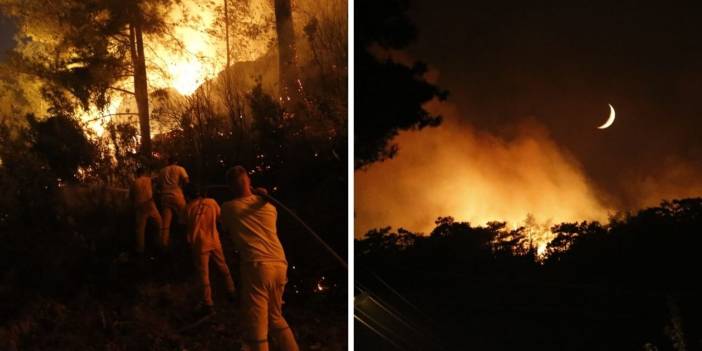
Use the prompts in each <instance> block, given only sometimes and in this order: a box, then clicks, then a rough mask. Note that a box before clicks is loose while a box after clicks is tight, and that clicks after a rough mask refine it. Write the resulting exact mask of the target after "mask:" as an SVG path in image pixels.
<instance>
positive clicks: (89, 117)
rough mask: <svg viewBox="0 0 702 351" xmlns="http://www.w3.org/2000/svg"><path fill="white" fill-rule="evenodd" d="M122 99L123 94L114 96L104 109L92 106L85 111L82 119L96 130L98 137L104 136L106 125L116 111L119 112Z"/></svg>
mask: <svg viewBox="0 0 702 351" xmlns="http://www.w3.org/2000/svg"><path fill="white" fill-rule="evenodd" d="M122 101H123V98H122V97H121V96H114V97H112V99H111V100H110V103H109V104H108V105H107V107H106V108H105V109H104V110H103V111H100V110H98V109H97V108H95V107H94V106H92V107H91V108H90V110H88V111H84V112H83V114H82V115H81V116H80V120H82V121H84V122H86V123H87V125H88V128H90V129H91V130H92V131H93V132H95V134H96V135H97V136H98V137H102V135H103V134H104V133H105V126H106V125H107V124H108V123H110V121H111V120H112V118H113V117H114V115H115V113H117V110H118V109H119V106H120V105H121V104H122Z"/></svg>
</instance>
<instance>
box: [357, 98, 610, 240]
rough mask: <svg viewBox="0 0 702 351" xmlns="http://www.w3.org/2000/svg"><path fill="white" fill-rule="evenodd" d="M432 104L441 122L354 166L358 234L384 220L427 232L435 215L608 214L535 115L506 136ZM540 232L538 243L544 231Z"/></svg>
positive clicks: (526, 217)
mask: <svg viewBox="0 0 702 351" xmlns="http://www.w3.org/2000/svg"><path fill="white" fill-rule="evenodd" d="M437 108H438V109H440V112H441V114H442V115H443V116H444V117H445V122H444V123H443V124H442V125H441V126H439V127H437V128H427V129H424V130H422V131H412V132H403V133H401V134H400V135H399V136H398V137H397V139H396V142H397V143H398V144H399V147H400V151H399V154H398V155H397V157H396V158H395V159H392V160H389V161H385V162H382V163H377V164H374V165H372V166H370V167H369V168H368V169H367V170H365V171H357V172H356V174H355V181H356V184H355V195H356V208H355V211H356V212H355V214H356V222H355V223H356V229H355V231H356V236H357V237H358V236H361V235H363V234H365V233H366V232H367V231H368V230H369V229H372V228H378V227H384V226H388V225H390V226H393V227H395V228H397V227H403V228H406V229H408V230H411V231H418V232H423V233H425V234H426V233H428V232H429V231H430V230H431V229H432V228H433V227H434V220H435V219H436V218H437V217H439V216H453V217H455V218H456V219H457V220H461V221H469V222H471V223H472V224H474V225H480V224H485V223H486V222H489V221H496V220H498V221H507V222H508V223H509V224H511V226H513V227H514V226H520V225H525V224H526V225H527V226H528V227H529V228H530V229H532V230H533V229H538V230H537V231H539V232H541V231H543V229H539V228H544V227H546V228H547V227H548V225H549V224H555V223H560V222H563V221H581V220H598V221H606V220H607V218H608V215H609V214H610V213H612V210H611V209H609V208H608V206H606V205H605V204H604V202H603V201H602V200H601V198H600V196H599V195H598V192H597V191H596V189H595V188H594V187H593V186H592V185H591V183H590V182H589V180H588V178H587V177H586V175H585V172H584V171H583V170H582V169H581V167H580V165H579V164H578V162H577V161H576V160H574V159H573V158H572V156H570V155H569V154H568V153H567V152H565V151H563V150H562V149H561V148H559V147H558V145H556V144H555V142H554V141H553V140H552V139H551V138H550V137H549V135H548V133H547V131H546V130H545V129H543V128H542V127H540V126H539V125H537V124H536V123H535V122H533V121H525V122H524V123H522V124H521V125H520V126H519V127H518V132H517V134H516V136H515V137H514V138H512V139H510V140H507V139H505V138H502V137H498V136H495V135H492V134H489V133H485V132H481V131H479V130H477V129H476V128H475V127H473V126H471V125H469V124H465V123H461V122H460V120H461V118H460V117H459V115H458V113H457V111H456V110H455V109H454V108H453V107H452V106H451V105H449V104H441V105H436V104H435V105H433V106H432V107H431V109H433V110H436V109H437ZM539 236H540V237H537V238H535V241H536V242H537V244H538V245H539V246H540V249H543V247H544V245H545V243H546V241H547V240H548V239H549V237H548V233H541V234H540V235H539Z"/></svg>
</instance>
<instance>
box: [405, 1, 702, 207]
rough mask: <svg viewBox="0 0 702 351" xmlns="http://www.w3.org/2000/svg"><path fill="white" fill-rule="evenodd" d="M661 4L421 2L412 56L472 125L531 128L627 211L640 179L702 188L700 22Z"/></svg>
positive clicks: (694, 12)
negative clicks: (612, 113) (631, 187)
mask: <svg viewBox="0 0 702 351" xmlns="http://www.w3.org/2000/svg"><path fill="white" fill-rule="evenodd" d="M657 4H658V6H649V7H646V6H644V5H643V4H642V3H641V2H634V1H631V2H623V1H620V2H616V3H612V2H601V3H597V2H593V1H590V2H587V3H586V4H584V5H581V6H577V5H567V4H563V3H562V2H554V3H552V4H548V5H543V6H541V5H538V4H534V3H532V2H525V1H519V2H514V3H502V4H492V3H490V2H477V3H476V2H463V1H448V0H432V1H418V0H415V1H413V2H412V5H411V10H410V15H411V17H412V18H413V20H414V22H415V23H416V25H417V27H418V29H419V38H418V40H417V42H416V43H415V44H414V45H413V46H412V47H411V48H410V49H409V50H408V51H409V53H410V55H411V56H413V57H414V58H416V59H420V60H423V61H425V62H427V63H428V64H429V65H430V66H431V67H432V68H434V69H436V70H438V72H439V78H438V84H439V85H440V86H441V87H443V88H446V89H448V90H449V91H450V92H451V96H450V98H449V101H450V102H451V103H453V104H455V105H457V106H458V109H459V110H460V112H461V115H462V118H465V119H467V120H468V121H469V122H470V123H471V124H473V125H474V126H475V127H476V128H478V129H481V130H486V131H489V132H492V133H496V134H497V135H501V136H504V137H505V138H509V137H510V133H511V131H510V128H511V126H512V125H514V124H515V123H516V122H517V121H519V120H522V119H524V118H527V117H530V118H533V119H534V120H536V121H537V122H538V123H541V124H543V126H544V127H545V128H546V129H547V130H548V131H549V133H550V134H551V137H552V138H553V139H554V140H555V141H556V142H557V143H558V145H559V146H560V147H561V148H562V149H564V150H565V151H566V152H568V153H570V154H572V155H573V156H574V158H575V159H577V161H578V162H579V163H580V164H581V165H582V167H583V168H584V171H585V173H586V174H587V176H588V177H590V179H591V180H592V181H593V182H594V183H595V185H596V186H597V187H599V188H601V189H603V190H604V191H605V192H607V193H609V194H610V195H612V196H614V197H615V199H614V200H613V201H615V202H617V203H618V205H619V206H624V207H626V206H629V205H633V203H634V202H635V200H634V199H633V198H635V197H636V195H635V194H630V193H627V190H625V188H627V184H628V183H629V182H630V181H631V180H632V179H633V178H638V177H642V176H647V177H653V178H655V177H664V176H662V175H661V174H663V173H666V170H670V169H671V168H676V169H678V171H675V172H673V173H675V174H676V175H674V176H671V179H673V180H671V181H680V179H677V178H681V177H682V178H687V179H685V181H686V182H697V183H698V184H699V183H702V180H693V179H689V178H695V176H696V175H700V174H702V172H700V169H702V162H701V160H702V119H701V118H700V112H702V107H700V104H699V102H700V98H701V97H702V11H700V9H699V8H693V7H671V6H668V5H666V4H665V3H663V2H658V3H657ZM526 6H528V7H526ZM608 103H611V104H612V105H613V106H614V108H615V109H616V111H617V119H616V122H615V123H614V125H613V126H612V127H611V128H609V129H607V130H604V131H601V130H598V129H596V127H597V126H599V125H600V124H602V123H604V121H605V120H606V119H607V116H608V114H609V107H608V106H607V104H608ZM401 147H402V145H401ZM680 169H684V170H680ZM676 177H677V178H676Z"/></svg>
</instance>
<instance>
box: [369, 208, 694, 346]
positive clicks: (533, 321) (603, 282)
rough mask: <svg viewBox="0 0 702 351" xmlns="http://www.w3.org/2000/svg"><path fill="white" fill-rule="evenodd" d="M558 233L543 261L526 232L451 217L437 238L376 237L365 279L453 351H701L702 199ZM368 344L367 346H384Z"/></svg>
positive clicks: (383, 232) (387, 233)
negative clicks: (378, 281)
mask: <svg viewBox="0 0 702 351" xmlns="http://www.w3.org/2000/svg"><path fill="white" fill-rule="evenodd" d="M552 231H553V233H554V234H556V236H555V239H554V240H553V241H551V242H550V243H549V244H548V247H547V251H546V256H545V257H539V256H537V255H536V251H535V249H534V248H533V247H531V246H530V244H529V243H528V240H527V238H526V237H525V233H524V228H517V229H509V228H507V227H506V226H505V224H504V223H501V222H492V223H489V224H487V225H485V226H477V227H474V226H472V225H470V224H469V223H465V222H458V221H456V220H454V219H453V218H451V217H440V218H438V219H437V221H436V227H435V228H434V230H432V232H431V234H430V235H415V234H412V235H408V234H407V233H403V231H401V230H398V231H397V232H395V231H393V230H392V229H391V228H382V229H376V230H372V231H370V232H369V233H368V235H367V236H366V237H364V238H363V239H361V240H358V241H357V242H356V245H357V246H356V247H357V248H358V249H357V250H356V255H357V257H356V265H357V267H360V268H358V269H357V271H356V272H357V274H358V275H359V278H357V280H358V279H365V281H373V279H372V274H375V275H378V276H381V277H383V278H384V279H386V280H387V283H388V284H389V285H391V286H392V287H393V288H394V289H396V290H397V293H394V292H390V291H388V290H383V289H381V288H380V287H379V286H376V287H375V290H372V291H371V293H372V294H374V296H375V298H376V299H378V300H382V301H385V302H386V303H387V304H388V305H389V306H391V307H392V308H394V310H395V311H396V312H395V313H400V314H403V313H410V312H408V311H409V310H413V309H414V307H412V308H410V307H408V305H407V303H406V302H404V300H408V301H410V302H411V303H412V304H413V306H418V307H416V308H418V309H420V310H421V312H422V313H424V314H426V317H424V320H427V321H431V324H430V327H427V328H431V329H432V330H431V333H430V336H429V337H430V338H431V339H432V340H434V341H436V342H438V340H441V341H442V343H443V345H446V346H447V349H463V348H475V349H490V350H510V349H514V348H515V347H518V348H523V349H531V348H535V347H537V346H538V347H539V348H540V349H547V350H563V349H582V348H587V349H610V348H615V349H642V348H645V347H646V348H648V349H653V348H656V349H659V350H669V349H670V350H672V349H680V347H682V345H685V347H687V348H688V349H698V348H701V347H702V333H700V330H702V329H700V327H701V326H702V303H701V302H700V300H699V294H700V293H702V289H701V288H700V287H699V284H697V278H696V275H695V270H694V269H695V267H697V266H698V264H699V263H698V257H699V252H700V249H701V248H702V237H700V235H699V233H702V198H692V199H680V200H673V201H666V202H663V203H661V205H660V206H657V207H653V208H648V209H644V210H641V211H639V212H637V213H634V214H627V215H624V216H619V217H615V218H613V219H612V220H611V222H610V223H608V224H606V225H603V224H601V223H597V222H580V223H562V224H558V225H555V226H554V227H553V228H552ZM405 232H406V231H405ZM402 237H411V238H412V239H411V240H399V239H400V238H402ZM368 272H372V274H369V273H368ZM366 284H367V285H370V284H369V283H366ZM398 294H399V296H402V298H399V297H398ZM415 322H416V321H415ZM419 322H422V320H419ZM583 330H587V332H583ZM357 335H362V337H361V339H358V338H357V340H356V345H358V346H359V347H364V348H372V347H373V346H374V345H379V344H381V341H380V340H378V339H377V337H374V336H373V335H372V334H368V333H361V334H357Z"/></svg>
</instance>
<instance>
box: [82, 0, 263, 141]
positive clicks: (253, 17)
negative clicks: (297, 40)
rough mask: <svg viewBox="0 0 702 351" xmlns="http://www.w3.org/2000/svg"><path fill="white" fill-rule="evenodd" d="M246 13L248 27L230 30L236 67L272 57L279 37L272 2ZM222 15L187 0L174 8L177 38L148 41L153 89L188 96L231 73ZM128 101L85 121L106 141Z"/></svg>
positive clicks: (118, 100)
mask: <svg viewBox="0 0 702 351" xmlns="http://www.w3.org/2000/svg"><path fill="white" fill-rule="evenodd" d="M246 10H247V11H248V13H247V14H246V23H245V25H246V27H245V28H244V26H238V27H237V23H232V25H231V27H230V29H231V33H230V41H231V44H230V45H231V48H230V53H229V54H230V58H231V62H232V63H234V62H241V61H251V60H256V59H257V58H259V57H261V56H262V55H264V54H265V53H266V52H267V50H268V49H269V44H270V42H271V39H273V38H274V34H275V33H274V31H273V27H272V26H270V25H268V23H269V22H270V21H271V19H272V18H273V16H274V12H273V8H272V5H271V4H270V1H266V0H251V1H249V2H248V5H247V7H246ZM222 16H223V13H222V9H221V4H219V3H212V2H198V1H195V0H184V1H182V2H181V3H180V4H179V5H178V6H174V7H173V9H172V10H171V12H170V13H169V15H168V19H167V20H168V22H169V23H174V24H175V26H174V28H173V30H172V33H171V35H169V36H167V37H165V38H164V37H158V36H147V37H145V46H146V56H147V75H148V78H149V89H150V90H152V91H153V90H156V89H168V88H173V89H175V90H176V91H177V92H178V93H180V94H182V95H190V94H192V93H193V92H195V91H196V90H197V88H198V87H200V85H202V84H203V83H204V82H205V81H207V80H208V79H212V78H214V77H216V76H217V75H218V74H219V73H220V72H221V71H222V70H223V69H224V68H225V65H226V57H227V53H226V38H225V36H224V33H225V31H224V28H223V26H224V20H223V18H221V17H222ZM232 17H234V15H232ZM235 19H236V18H232V21H234V20H235ZM252 26H259V27H261V28H266V31H264V32H263V33H259V35H256V36H251V35H247V33H246V30H247V29H246V28H251V27H252ZM237 28H239V30H237ZM132 84H133V83H132V81H131V79H126V80H125V81H124V82H123V83H122V88H123V89H125V90H132ZM128 99H129V97H126V96H124V95H123V94H121V93H119V92H115V93H114V94H112V96H111V103H110V105H109V106H108V107H107V108H106V109H105V110H103V111H98V110H97V109H91V110H89V111H85V112H84V113H83V115H82V116H81V119H82V120H83V121H85V122H86V123H87V124H88V126H89V127H90V128H91V129H93V130H94V131H95V132H96V134H97V135H98V136H100V135H102V133H103V132H104V127H103V126H104V125H105V124H107V123H108V122H109V121H110V120H111V116H112V115H114V114H115V113H117V112H119V111H120V110H121V109H122V107H123V106H122V103H123V102H125V103H126V102H127V101H128Z"/></svg>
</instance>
